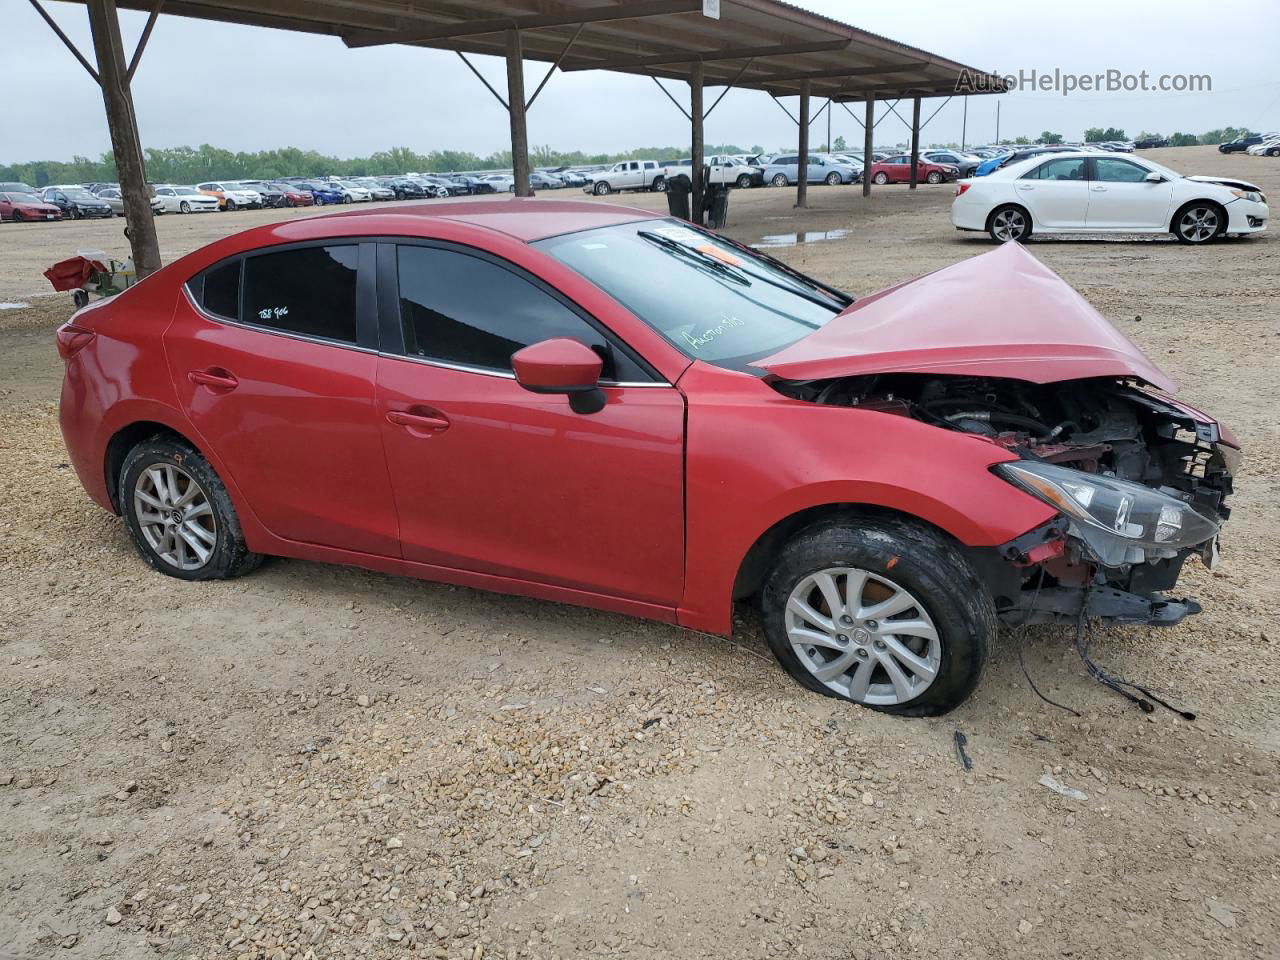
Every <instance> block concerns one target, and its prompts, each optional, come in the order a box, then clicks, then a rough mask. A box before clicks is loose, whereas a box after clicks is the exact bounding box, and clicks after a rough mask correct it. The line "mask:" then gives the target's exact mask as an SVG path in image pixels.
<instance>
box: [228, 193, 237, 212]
mask: <svg viewBox="0 0 1280 960" xmlns="http://www.w3.org/2000/svg"><path fill="white" fill-rule="evenodd" d="M235 209H236V202H235V201H234V200H232V199H231V198H230V197H227V213H234V212H235Z"/></svg>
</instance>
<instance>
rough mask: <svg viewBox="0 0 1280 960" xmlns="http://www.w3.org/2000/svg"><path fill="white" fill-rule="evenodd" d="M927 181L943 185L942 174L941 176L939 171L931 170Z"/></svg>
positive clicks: (926, 178)
mask: <svg viewBox="0 0 1280 960" xmlns="http://www.w3.org/2000/svg"><path fill="white" fill-rule="evenodd" d="M925 180H927V181H928V182H929V183H941V182H942V174H940V173H939V172H938V171H937V170H931V171H929V175H928V176H927V177H925Z"/></svg>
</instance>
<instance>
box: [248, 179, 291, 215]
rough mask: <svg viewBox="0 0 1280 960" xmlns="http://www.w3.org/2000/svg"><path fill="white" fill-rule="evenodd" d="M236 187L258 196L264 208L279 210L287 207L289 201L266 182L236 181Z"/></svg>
mask: <svg viewBox="0 0 1280 960" xmlns="http://www.w3.org/2000/svg"><path fill="white" fill-rule="evenodd" d="M237 186H239V187H241V188H242V189H245V190H252V191H253V192H254V193H256V194H257V195H258V196H260V197H261V198H262V205H263V206H264V207H271V208H273V209H280V208H282V207H287V206H289V201H288V199H286V198H285V195H284V191H283V190H281V189H280V188H279V187H276V186H273V185H272V184H270V183H269V182H267V181H266V180H240V181H237Z"/></svg>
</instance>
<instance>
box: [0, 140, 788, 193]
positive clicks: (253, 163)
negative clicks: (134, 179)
mask: <svg viewBox="0 0 1280 960" xmlns="http://www.w3.org/2000/svg"><path fill="white" fill-rule="evenodd" d="M762 150H763V148H762V147H752V148H751V149H750V150H746V149H744V148H742V147H739V146H736V145H734V144H719V145H710V146H708V147H707V148H706V152H707V153H708V154H714V153H760V152H761V151H762ZM691 152H692V151H691V150H690V148H689V147H687V146H685V147H639V148H637V149H635V150H629V151H626V152H623V153H595V154H588V153H584V152H582V151H581V150H571V151H563V150H554V149H552V148H551V147H548V146H542V147H535V148H534V149H533V150H531V151H530V152H529V162H530V163H531V164H532V165H533V166H535V167H556V166H562V165H565V164H570V165H574V166H577V165H581V164H597V163H614V162H616V161H618V160H668V159H675V158H678V157H687V156H688V155H689V154H690V153H691ZM145 153H146V167H147V179H148V180H150V181H151V182H152V183H200V182H202V181H205V180H275V179H279V178H280V177H321V176H330V175H332V176H339V177H367V176H379V175H382V174H397V173H410V172H412V173H427V172H431V173H451V172H454V171H459V170H502V169H510V168H511V152H510V151H509V150H500V151H497V152H495V153H491V154H489V155H487V156H480V155H479V154H475V153H471V152H469V151H466V150H432V151H429V152H428V153H418V152H417V151H415V150H411V149H409V148H408V147H392V148H391V149H390V150H380V151H378V152H377V153H374V154H372V155H370V156H367V157H351V158H347V159H343V158H341V157H334V156H329V155H327V154H323V153H320V152H318V151H315V150H300V149H299V148H297V147H284V148H282V149H278V150H260V151H257V152H253V153H249V152H244V151H241V152H235V151H231V150H226V149H223V148H221V147H215V146H212V145H210V144H207V143H206V144H201V145H200V146H199V147H148V148H147V149H146V150H145ZM115 179H116V165H115V158H114V157H113V156H112V154H111V153H110V151H108V152H107V153H104V154H103V155H102V156H101V157H100V158H99V159H97V160H91V159H89V158H88V157H80V156H77V157H73V158H72V159H71V160H70V161H64V160H33V161H29V162H25V163H11V164H7V165H6V164H0V180H14V181H21V182H23V183H28V184H31V185H32V186H36V187H44V186H48V185H49V184H51V183H95V182H99V181H107V182H114V181H115Z"/></svg>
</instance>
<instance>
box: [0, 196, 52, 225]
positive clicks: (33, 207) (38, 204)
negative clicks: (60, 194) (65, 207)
mask: <svg viewBox="0 0 1280 960" xmlns="http://www.w3.org/2000/svg"><path fill="white" fill-rule="evenodd" d="M20 196H21V194H17V193H0V220H61V219H62V211H61V210H60V209H59V208H58V207H55V206H54V205H53V204H52V203H45V202H44V201H43V200H37V201H35V202H31V201H25V200H18V199H15V197H20Z"/></svg>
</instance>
